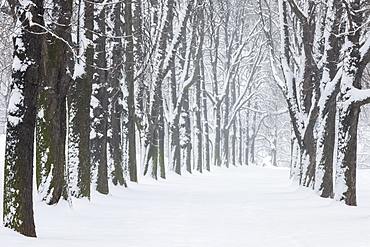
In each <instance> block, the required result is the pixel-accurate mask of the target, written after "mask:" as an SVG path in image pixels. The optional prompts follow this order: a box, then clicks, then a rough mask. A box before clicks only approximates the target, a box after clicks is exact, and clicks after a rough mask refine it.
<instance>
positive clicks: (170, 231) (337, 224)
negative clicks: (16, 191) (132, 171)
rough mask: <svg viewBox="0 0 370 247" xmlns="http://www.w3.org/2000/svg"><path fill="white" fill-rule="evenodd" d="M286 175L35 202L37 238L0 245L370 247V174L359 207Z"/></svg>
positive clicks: (164, 184)
mask: <svg viewBox="0 0 370 247" xmlns="http://www.w3.org/2000/svg"><path fill="white" fill-rule="evenodd" d="M1 155H2V154H1ZM1 157H3V156H1ZM0 170H1V174H0V176H1V181H0V182H1V184H2V179H3V178H2V177H3V176H2V172H3V171H2V170H3V169H2V165H1V167H0ZM288 174H289V170H288V169H285V168H271V167H270V168H268V167H267V168H266V167H265V168H262V167H232V168H230V169H226V168H214V169H213V171H212V172H211V173H205V174H199V173H197V174H194V175H189V174H187V175H184V176H181V177H180V176H177V175H175V174H172V173H171V174H169V178H168V179H167V180H165V181H164V180H161V181H153V180H151V179H148V178H141V181H140V183H139V184H133V183H130V184H129V188H128V189H125V188H121V187H116V188H112V187H111V194H110V195H108V196H103V195H99V194H97V193H94V194H93V196H92V200H91V202H88V201H87V200H76V199H75V200H74V201H73V207H72V208H70V207H69V205H68V203H67V202H62V203H60V204H59V205H57V206H46V205H45V204H44V203H42V202H40V201H39V199H38V198H37V196H35V217H36V225H37V234H38V238H37V239H31V238H26V237H23V236H21V235H19V234H17V233H15V232H13V231H12V230H9V229H7V228H4V227H0V246H4V247H8V246H9V247H14V246H27V247H31V246H47V247H53V246H63V247H67V246H68V247H69V246H127V247H135V246H142V247H149V246H150V247H157V246H158V247H165V246H168V247H175V246H184V247H185V246H186V247H195V246H207V247H213V246H222V247H234V246H235V247H239V246H242V247H243V246H263V247H266V246H274V247H275V246H284V247H285V246H310V247H311V246H325V247H326V246H336V247H337V246H356V247H358V246H370V233H369V229H370V189H369V188H370V171H360V172H359V193H358V196H359V206H358V207H348V206H345V205H343V204H341V203H338V202H334V201H332V200H329V199H322V198H319V197H317V196H316V195H315V194H314V193H313V192H312V191H311V190H308V189H305V188H298V186H297V185H296V184H294V183H292V182H291V181H289V179H288ZM0 193H1V194H2V189H1V190H0ZM0 202H1V205H2V198H1V200H0ZM1 209H2V208H1Z"/></svg>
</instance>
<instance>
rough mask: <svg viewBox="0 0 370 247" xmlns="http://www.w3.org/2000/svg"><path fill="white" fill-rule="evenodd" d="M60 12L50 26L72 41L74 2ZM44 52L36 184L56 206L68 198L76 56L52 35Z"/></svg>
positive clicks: (62, 4)
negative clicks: (68, 135) (70, 102)
mask: <svg viewBox="0 0 370 247" xmlns="http://www.w3.org/2000/svg"><path fill="white" fill-rule="evenodd" d="M56 9H58V11H57V12H53V13H51V15H50V16H53V17H54V18H56V19H53V20H48V21H45V22H46V26H49V25H50V26H51V27H53V26H54V25H52V22H56V23H59V24H60V25H57V26H55V28H54V30H53V32H54V33H55V34H56V35H57V36H58V37H60V38H62V39H64V40H65V41H67V42H70V41H71V37H70V33H71V30H70V21H71V16H72V1H63V2H57V3H54V6H53V8H52V10H56ZM60 11H61V12H60ZM61 13H64V14H61ZM44 51H45V53H44V54H43V66H44V68H43V70H44V74H43V83H42V89H41V91H40V99H39V103H38V112H39V114H38V118H37V128H36V142H37V146H36V178H37V180H36V181H37V189H38V191H39V193H41V194H42V195H43V200H45V201H46V203H47V204H49V205H53V204H56V203H58V202H59V200H60V198H61V197H63V198H64V199H66V198H67V195H68V193H67V181H66V159H65V151H66V146H65V143H66V133H67V126H66V121H67V119H66V115H67V104H66V103H67V100H66V97H67V93H68V90H69V86H70V82H71V80H72V78H71V74H70V71H72V69H71V68H69V66H68V61H70V60H71V59H72V57H70V55H71V54H70V51H69V48H68V46H67V44H66V43H65V42H64V41H62V40H60V39H57V38H55V37H53V36H51V35H47V36H46V42H45V47H44Z"/></svg>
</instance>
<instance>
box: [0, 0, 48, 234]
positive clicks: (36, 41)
mask: <svg viewBox="0 0 370 247" xmlns="http://www.w3.org/2000/svg"><path fill="white" fill-rule="evenodd" d="M8 2H9V5H10V7H11V9H12V12H13V14H14V16H15V18H16V22H17V23H16V26H17V29H16V30H17V32H16V33H15V34H14V38H13V41H14V61H13V76H12V78H13V79H12V84H11V96H10V101H9V107H8V118H7V134H6V148H5V164H4V195H3V197H4V201H3V219H4V225H5V226H6V227H9V228H11V229H14V230H15V231H17V232H19V233H21V234H23V235H25V236H29V237H36V231H35V223H34V217H33V196H32V192H33V158H34V137H35V135H34V130H35V125H36V115H37V100H38V93H39V86H40V83H41V82H42V78H43V77H42V71H41V70H42V67H41V66H40V65H41V64H42V63H41V62H42V57H43V56H42V51H43V43H44V36H43V35H42V34H43V33H44V30H43V28H41V27H42V26H44V17H43V13H44V6H43V1H41V0H34V1H8ZM40 26H41V27H40Z"/></svg>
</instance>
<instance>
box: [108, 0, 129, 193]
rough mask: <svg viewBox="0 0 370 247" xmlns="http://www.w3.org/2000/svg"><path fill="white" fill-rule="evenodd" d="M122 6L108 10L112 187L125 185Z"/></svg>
mask: <svg viewBox="0 0 370 247" xmlns="http://www.w3.org/2000/svg"><path fill="white" fill-rule="evenodd" d="M121 11H122V4H121V3H116V4H115V5H114V6H113V7H112V8H111V9H110V16H109V20H110V21H111V22H112V26H113V29H112V30H111V31H110V32H111V33H112V35H111V36H112V38H111V40H110V43H111V46H113V47H112V54H111V56H112V58H111V59H112V65H111V67H112V68H111V69H110V73H109V89H108V93H109V112H110V116H109V120H110V124H109V130H108V133H109V134H108V146H109V155H110V157H109V161H110V164H109V166H110V171H111V174H110V175H111V177H112V182H113V184H114V185H117V184H119V185H125V186H126V181H125V178H124V174H123V167H124V163H123V152H124V151H123V143H122V142H123V134H122V117H123V112H124V106H123V92H122V85H121V80H122V79H123V65H122V58H123V52H124V51H123V44H122V38H121V37H122V36H123V27H124V24H123V21H122V19H121Z"/></svg>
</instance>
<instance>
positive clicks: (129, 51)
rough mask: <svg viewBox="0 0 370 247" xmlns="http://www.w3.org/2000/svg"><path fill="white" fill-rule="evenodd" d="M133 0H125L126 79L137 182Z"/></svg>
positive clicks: (133, 175)
mask: <svg viewBox="0 0 370 247" xmlns="http://www.w3.org/2000/svg"><path fill="white" fill-rule="evenodd" d="M131 5H132V1H131V0H129V1H125V37H126V49H125V58H126V62H125V81H126V87H127V91H128V96H127V106H128V122H127V131H128V133H127V135H128V156H129V158H128V167H129V173H130V180H131V181H132V182H137V180H138V178H137V165H136V128H135V87H134V86H135V84H134V64H135V61H134V43H133V42H134V41H133V37H132V34H133V33H132V8H131Z"/></svg>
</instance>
